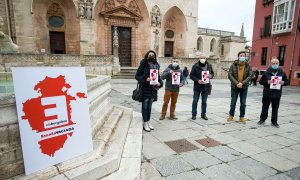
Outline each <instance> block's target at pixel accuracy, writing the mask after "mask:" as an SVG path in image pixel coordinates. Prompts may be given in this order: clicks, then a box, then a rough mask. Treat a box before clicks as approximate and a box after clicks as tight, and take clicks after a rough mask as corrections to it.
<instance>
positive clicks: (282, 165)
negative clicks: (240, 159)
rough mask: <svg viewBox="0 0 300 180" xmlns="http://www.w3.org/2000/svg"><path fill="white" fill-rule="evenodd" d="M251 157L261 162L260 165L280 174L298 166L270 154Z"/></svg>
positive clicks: (265, 153)
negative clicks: (264, 165) (262, 164)
mask: <svg viewBox="0 0 300 180" xmlns="http://www.w3.org/2000/svg"><path fill="white" fill-rule="evenodd" d="M251 157H252V158H253V159H255V160H257V161H259V162H262V163H264V164H266V165H268V166H270V167H272V168H274V169H276V170H278V171H282V172H283V171H288V170H291V169H293V168H296V167H298V166H299V164H298V163H295V162H293V161H291V160H288V159H287V158H284V157H281V156H279V155H277V154H274V153H272V152H264V153H261V154H256V155H254V156H251Z"/></svg>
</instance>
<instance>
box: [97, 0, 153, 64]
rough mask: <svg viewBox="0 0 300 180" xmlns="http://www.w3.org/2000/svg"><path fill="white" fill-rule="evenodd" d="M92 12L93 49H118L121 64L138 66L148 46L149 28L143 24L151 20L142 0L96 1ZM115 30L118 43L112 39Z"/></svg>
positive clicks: (108, 52)
mask: <svg viewBox="0 0 300 180" xmlns="http://www.w3.org/2000/svg"><path fill="white" fill-rule="evenodd" d="M95 12H96V14H95V19H96V32H97V38H96V53H97V54H103V55H112V54H114V50H115V49H117V50H118V56H119V61H120V65H121V66H123V67H126V66H127V67H128V66H137V65H138V64H139V60H140V59H141V58H142V57H143V53H145V50H146V51H147V50H149V46H150V44H149V40H150V31H149V28H145V27H147V26H149V24H148V23H150V22H149V13H148V11H147V7H146V5H145V3H144V1H136V0H131V1H114V0H107V1H98V3H97V4H96V7H95ZM116 32H117V34H118V36H117V39H118V41H115V42H118V43H114V34H115V33H116ZM116 44H117V45H118V46H117V45H116ZM116 47H117V48H116Z"/></svg>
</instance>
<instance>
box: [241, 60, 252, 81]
mask: <svg viewBox="0 0 300 180" xmlns="http://www.w3.org/2000/svg"><path fill="white" fill-rule="evenodd" d="M248 66H249V67H248V69H247V70H248V77H246V79H244V81H243V82H242V83H243V84H248V83H249V82H250V81H251V79H252V67H251V65H250V64H249V65H248Z"/></svg>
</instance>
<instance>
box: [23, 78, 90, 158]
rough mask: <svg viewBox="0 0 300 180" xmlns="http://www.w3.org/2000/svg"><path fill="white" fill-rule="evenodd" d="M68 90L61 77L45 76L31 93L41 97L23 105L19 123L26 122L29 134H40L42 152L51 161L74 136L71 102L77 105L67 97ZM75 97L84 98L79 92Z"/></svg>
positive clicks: (68, 85) (70, 97) (68, 86)
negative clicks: (50, 158)
mask: <svg viewBox="0 0 300 180" xmlns="http://www.w3.org/2000/svg"><path fill="white" fill-rule="evenodd" d="M71 87H72V86H71V85H70V84H68V83H66V80H65V77H64V76H62V75H60V76H58V77H56V78H50V77H48V76H46V77H45V79H44V80H42V81H40V82H39V83H38V84H36V85H35V86H34V91H37V92H39V93H40V94H41V95H40V96H38V97H36V98H31V99H28V100H27V101H25V102H24V103H23V112H24V116H22V119H23V120H28V122H29V125H30V127H31V128H32V130H34V131H36V133H38V134H39V138H40V139H39V141H38V143H39V145H40V149H41V152H42V153H44V154H47V155H49V156H51V157H53V156H54V154H55V152H56V151H58V150H59V149H61V148H63V146H64V144H65V142H66V140H67V139H68V138H69V137H71V136H72V134H73V132H74V124H75V123H74V122H73V121H72V116H71V112H72V107H71V101H76V97H74V96H71V95H69V94H68V90H69V89H70V88H71ZM76 96H77V97H78V98H87V97H86V95H85V93H82V92H78V93H77V94H76Z"/></svg>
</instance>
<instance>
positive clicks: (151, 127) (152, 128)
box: [147, 122, 154, 130]
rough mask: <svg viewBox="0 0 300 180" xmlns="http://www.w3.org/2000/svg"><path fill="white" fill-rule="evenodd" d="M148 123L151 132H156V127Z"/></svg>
mask: <svg viewBox="0 0 300 180" xmlns="http://www.w3.org/2000/svg"><path fill="white" fill-rule="evenodd" d="M147 123H148V126H149V128H150V130H154V127H153V126H152V125H151V124H150V123H149V122H147Z"/></svg>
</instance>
